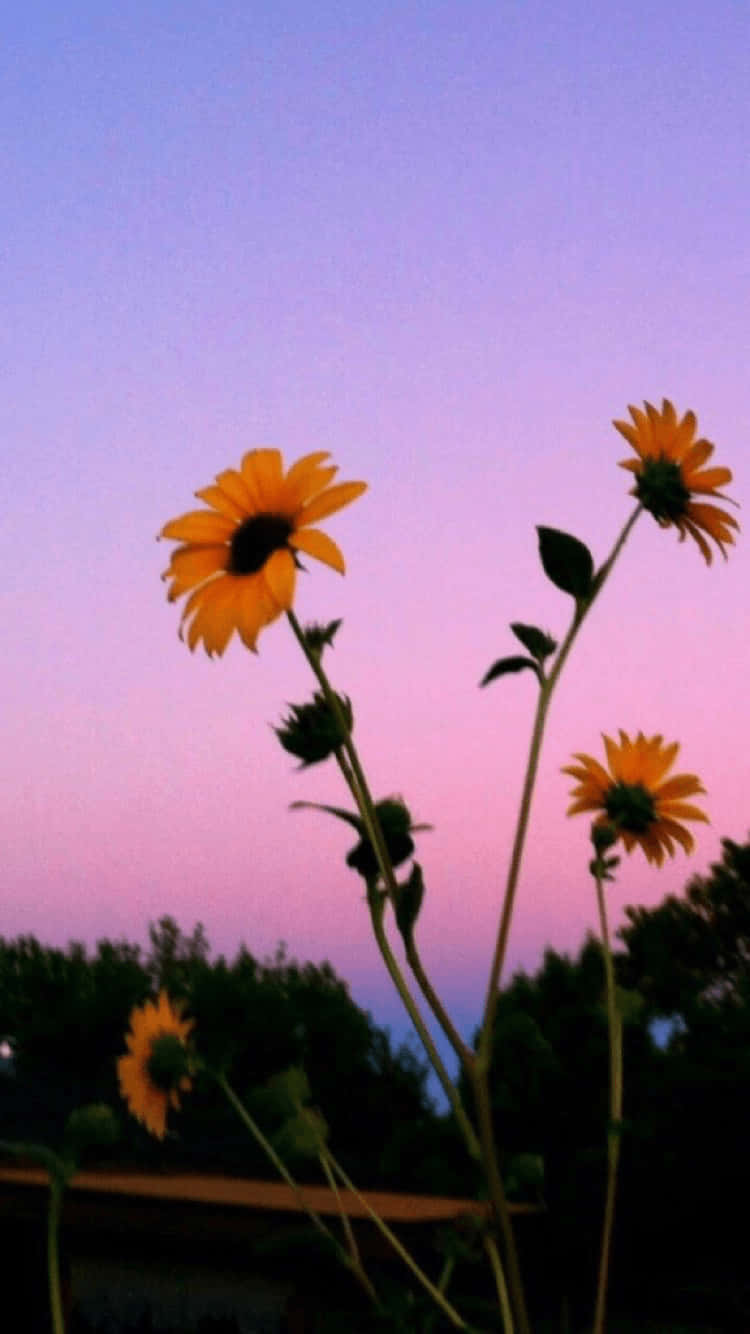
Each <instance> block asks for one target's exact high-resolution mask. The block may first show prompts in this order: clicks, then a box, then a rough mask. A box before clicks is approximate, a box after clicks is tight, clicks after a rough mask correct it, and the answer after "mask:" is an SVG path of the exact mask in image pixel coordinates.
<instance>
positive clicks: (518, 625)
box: [510, 621, 557, 662]
mask: <svg viewBox="0 0 750 1334" xmlns="http://www.w3.org/2000/svg"><path fill="white" fill-rule="evenodd" d="M510 628H511V630H512V631H513V634H514V635H515V636H516V639H520V641H521V643H522V644H523V646H524V648H527V649H528V650H529V653H530V654H531V656H532V658H536V659H537V660H538V661H539V662H544V659H545V658H548V657H549V655H550V653H554V651H555V649H556V648H557V642H556V641H555V640H554V639H552V638H551V637H550V636H549V635H546V634H545V633H544V631H543V630H540V629H539V628H538V626H536V625H524V624H523V622H522V621H513V623H512V624H511V627H510Z"/></svg>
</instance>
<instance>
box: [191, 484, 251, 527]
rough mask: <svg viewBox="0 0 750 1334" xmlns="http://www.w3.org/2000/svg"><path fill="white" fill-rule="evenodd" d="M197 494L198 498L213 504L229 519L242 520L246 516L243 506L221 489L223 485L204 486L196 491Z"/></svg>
mask: <svg viewBox="0 0 750 1334" xmlns="http://www.w3.org/2000/svg"><path fill="white" fill-rule="evenodd" d="M195 495H196V497H197V499H198V500H204V501H205V502H206V504H207V505H211V506H212V507H213V509H215V510H218V511H219V514H224V515H226V517H227V518H229V519H240V520H241V519H244V518H245V517H246V511H245V509H244V508H243V506H241V505H235V503H234V501H233V500H230V499H229V496H228V495H227V494H226V492H225V491H222V490H221V487H218V486H204V487H202V488H201V490H200V491H196V493H195Z"/></svg>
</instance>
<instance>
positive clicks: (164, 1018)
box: [117, 991, 193, 1139]
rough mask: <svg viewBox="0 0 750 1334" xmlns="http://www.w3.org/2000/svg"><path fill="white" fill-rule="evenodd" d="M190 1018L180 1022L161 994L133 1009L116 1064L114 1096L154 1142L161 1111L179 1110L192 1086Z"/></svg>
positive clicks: (163, 1117)
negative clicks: (118, 1096)
mask: <svg viewBox="0 0 750 1334" xmlns="http://www.w3.org/2000/svg"><path fill="white" fill-rule="evenodd" d="M192 1027H193V1020H192V1019H182V1018H181V1010H180V1007H179V1006H178V1005H173V1004H172V1002H171V1001H170V999H169V997H168V995H167V993H166V991H161V992H160V993H159V999H158V1000H157V1001H156V1002H154V1001H146V1003H145V1005H142V1006H140V1007H138V1006H136V1008H135V1009H134V1010H133V1012H132V1014H131V1016H130V1032H129V1033H128V1034H127V1036H126V1039H125V1041H126V1044H127V1047H128V1053H129V1054H128V1055H127V1056H121V1057H120V1059H119V1060H118V1062H117V1077H118V1080H119V1084H120V1092H121V1094H122V1096H123V1098H125V1100H126V1102H127V1104H128V1107H129V1108H130V1111H131V1112H132V1113H133V1116H135V1117H137V1119H138V1120H139V1121H141V1122H142V1123H143V1125H144V1126H145V1127H146V1129H147V1130H149V1131H150V1132H151V1134H152V1135H155V1136H156V1138H157V1139H164V1135H165V1134H166V1129H167V1110H168V1108H170V1107H173V1108H175V1110H178V1109H179V1106H180V1093H187V1092H188V1091H189V1089H190V1088H191V1087H192V1081H191V1079H190V1069H191V1065H190V1055H189V1052H188V1049H187V1037H188V1034H189V1033H190V1030H191V1028H192Z"/></svg>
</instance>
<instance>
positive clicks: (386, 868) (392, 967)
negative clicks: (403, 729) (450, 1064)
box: [287, 611, 480, 1159]
mask: <svg viewBox="0 0 750 1334" xmlns="http://www.w3.org/2000/svg"><path fill="white" fill-rule="evenodd" d="M287 619H288V621H289V624H290V626H291V628H292V631H293V633H294V636H295V638H296V640H297V642H298V644H299V646H300V648H301V649H302V652H303V653H304V655H305V657H306V658H307V661H308V663H309V664H310V667H311V669H312V671H313V673H314V674H315V677H316V679H317V681H318V684H319V686H320V688H321V690H322V692H323V696H324V698H325V701H326V703H327V705H328V707H329V709H330V710H331V713H332V715H333V717H334V718H335V720H336V723H337V725H338V728H339V731H340V733H341V738H342V740H341V745H340V746H339V747H338V748H337V750H336V758H337V760H338V763H339V767H340V769H341V772H342V774H343V776H344V779H345V780H346V783H347V785H348V787H349V790H350V792H351V794H352V796H353V798H354V800H355V802H356V804H357V808H358V810H359V813H360V815H361V817H362V821H363V824H364V826H365V830H366V832H367V837H368V839H369V841H370V843H371V845H372V848H373V850H374V852H375V856H376V859H377V862H378V869H379V871H380V874H381V876H382V878H383V883H384V884H385V886H386V890H387V892H388V895H389V897H390V898H391V899H393V898H395V894H396V891H397V886H396V878H395V875H394V871H393V867H392V865H391V860H390V857H389V855H388V849H387V847H386V844H385V840H384V838H383V832H382V830H381V828H380V821H379V820H378V816H377V811H376V810H375V804H374V802H373V799H372V795H371V793H370V789H369V787H368V784H367V779H366V777H365V773H364V770H363V768H362V764H361V762H360V759H359V755H358V753H357V748H356V746H355V744H354V741H353V740H352V736H351V733H350V731H349V728H348V726H347V724H346V719H345V718H344V716H343V713H342V711H341V707H340V705H339V702H338V699H337V696H336V693H335V691H334V690H333V688H332V687H331V684H330V682H329V680H328V677H327V675H326V672H325V671H324V669H323V666H322V664H321V661H320V658H319V657H318V656H317V654H315V653H312V652H311V651H310V649H309V647H308V644H307V641H306V639H305V635H304V632H303V630H302V627H301V625H300V623H299V621H298V620H297V617H296V616H295V614H294V612H293V611H288V612H287ZM367 902H368V906H369V908H370V917H371V921H372V926H373V931H374V934H375V939H376V941H377V944H378V948H379V949H380V953H381V955H382V957H383V962H384V963H385V966H386V968H387V969H388V973H389V974H390V977H391V981H392V982H393V985H394V986H395V988H396V990H397V992H398V994H399V996H400V998H401V1001H402V1002H403V1005H404V1008H405V1009H406V1012H407V1014H408V1015H409V1018H410V1019H411V1022H412V1023H413V1025H414V1028H415V1029H416V1031H417V1034H418V1035H419V1038H420V1041H421V1043H422V1046H423V1047H424V1049H425V1051H426V1053H427V1056H428V1058H429V1060H430V1063H431V1065H432V1067H433V1069H434V1071H435V1073H436V1075H437V1077H438V1079H439V1081H440V1084H441V1086H442V1088H443V1092H444V1093H445V1095H446V1097H447V1099H448V1101H449V1102H450V1105H451V1107H452V1109H453V1113H454V1115H455V1117H456V1120H457V1122H458V1124H459V1126H460V1128H461V1132H462V1134H463V1137H464V1140H465V1142H466V1146H467V1149H468V1151H469V1153H470V1154H471V1156H472V1157H473V1158H476V1159H478V1158H479V1157H480V1148H479V1141H478V1139H477V1136H476V1133H475V1131H474V1128H473V1126H472V1124H471V1122H470V1120H469V1118H468V1116H467V1115H466V1111H465V1109H464V1106H463V1104H462V1102H461V1097H460V1094H459V1092H458V1089H457V1088H456V1086H455V1084H454V1083H453V1080H452V1079H451V1077H450V1075H449V1074H448V1071H447V1070H446V1068H445V1065H444V1063H443V1061H442V1060H441V1058H440V1053H439V1052H438V1050H437V1047H436V1046H435V1043H434V1041H433V1039H432V1036H431V1035H430V1032H429V1029H428V1028H427V1026H426V1024H425V1022H424V1019H423V1018H422V1016H421V1014H420V1012H419V1009H418V1007H417V1004H416V1001H415V1000H414V997H413V996H412V994H411V992H410V990H409V987H408V985H407V983H406V979H405V978H404V975H403V973H402V972H401V969H400V968H399V965H398V961H397V959H396V957H395V955H394V953H393V951H392V949H391V947H390V944H389V943H388V938H387V936H386V933H385V926H384V922H383V907H384V904H383V903H382V902H381V901H380V899H379V897H378V895H377V893H376V891H375V890H374V887H372V886H368V895H367Z"/></svg>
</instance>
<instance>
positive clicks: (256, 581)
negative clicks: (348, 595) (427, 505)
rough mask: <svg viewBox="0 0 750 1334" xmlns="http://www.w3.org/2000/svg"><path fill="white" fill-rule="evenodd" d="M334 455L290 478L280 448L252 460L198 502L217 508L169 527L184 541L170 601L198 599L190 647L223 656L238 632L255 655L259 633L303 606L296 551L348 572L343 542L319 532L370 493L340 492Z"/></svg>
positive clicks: (165, 533)
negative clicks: (298, 597)
mask: <svg viewBox="0 0 750 1334" xmlns="http://www.w3.org/2000/svg"><path fill="white" fill-rule="evenodd" d="M328 457H329V455H328V454H327V453H326V452H323V453H316V454H306V455H305V456H304V458H301V459H298V460H297V462H296V463H294V464H293V465H292V467H291V468H290V469H289V471H288V472H287V473H286V475H284V470H283V462H282V457H281V454H280V453H279V451H278V449H254V450H251V451H250V453H248V454H245V456H244V458H243V460H242V463H241V465H240V469H239V471H236V470H235V469H233V468H228V469H227V470H226V471H225V472H221V473H219V475H218V477H217V478H216V482H215V485H213V486H207V487H204V489H203V490H202V491H196V492H195V494H196V496H197V497H198V499H199V500H203V501H205V502H206V504H207V505H208V506H209V507H210V508H208V509H204V510H193V511H191V512H190V513H189V514H183V515H182V516H181V517H180V518H179V519H171V520H170V522H169V523H167V524H165V525H164V527H163V528H162V530H161V533H160V534H159V536H160V537H168V538H173V539H174V540H176V541H177V542H180V543H182V545H181V546H179V547H177V549H176V551H174V552H173V553H172V559H171V561H170V564H169V569H168V570H166V571H165V572H164V574H163V576H162V578H164V579H169V580H171V583H170V587H169V592H168V598H169V601H170V602H174V600H175V599H176V598H179V597H182V595H183V593H189V594H190V596H189V597H188V600H187V602H186V604H185V609H184V611H183V613H182V621H181V628H180V634H182V626H183V625H184V623H185V621H189V624H188V627H187V641H188V644H189V645H190V648H191V649H194V648H195V646H196V644H197V643H198V642H199V640H201V639H202V640H203V645H204V648H205V650H206V652H207V653H208V655H209V657H211V655H212V654H214V653H218V654H222V653H223V652H224V649H225V648H226V646H227V644H228V643H229V640H230V639H231V637H232V634H233V632H234V631H235V630H236V631H237V632H238V634H239V636H240V638H241V639H242V641H243V643H245V644H246V645H247V647H248V648H250V649H252V650H253V651H255V644H256V640H257V638H258V635H259V633H260V631H261V630H262V629H263V627H264V626H265V625H269V624H270V623H271V621H275V620H276V618H277V616H280V615H281V613H282V611H288V610H289V609H290V608H291V606H292V603H293V601H294V585H295V579H296V571H297V568H298V560H297V553H298V552H304V553H305V554H306V555H308V556H314V557H315V558H316V559H317V560H321V561H324V562H325V563H326V565H331V566H332V567H333V569H334V570H338V571H339V573H341V574H343V573H344V568H345V567H344V557H343V556H342V554H341V552H340V551H339V548H338V547H337V546H336V543H335V542H333V541H332V540H331V538H330V537H328V536H327V535H326V534H325V533H322V532H320V530H319V529H317V528H312V527H311V526H310V525H311V524H314V523H316V522H317V521H318V520H319V519H325V518H326V517H327V515H329V514H334V513H335V512H336V510H340V509H342V507H343V506H344V505H348V504H349V503H350V502H351V501H352V500H356V498H357V496H361V494H362V492H363V491H365V490H366V489H367V484H366V483H365V482H339V483H338V484H337V485H336V486H331V485H330V482H331V481H332V480H333V478H334V477H335V475H336V473H337V472H338V469H337V468H335V467H331V466H329V465H327V464H324V460H325V459H327V458H328Z"/></svg>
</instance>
